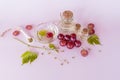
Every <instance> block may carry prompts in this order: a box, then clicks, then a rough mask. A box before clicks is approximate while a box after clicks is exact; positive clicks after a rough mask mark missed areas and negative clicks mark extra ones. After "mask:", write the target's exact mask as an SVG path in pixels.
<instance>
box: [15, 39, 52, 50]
mask: <svg viewBox="0 0 120 80" xmlns="http://www.w3.org/2000/svg"><path fill="white" fill-rule="evenodd" d="M14 39H15V40H17V41H19V42H21V43H23V44H24V45H26V46H28V47H32V48H39V49H45V50H53V49H50V48H46V47H40V46H34V45H30V44H28V43H25V42H24V41H22V40H20V39H18V38H14Z"/></svg>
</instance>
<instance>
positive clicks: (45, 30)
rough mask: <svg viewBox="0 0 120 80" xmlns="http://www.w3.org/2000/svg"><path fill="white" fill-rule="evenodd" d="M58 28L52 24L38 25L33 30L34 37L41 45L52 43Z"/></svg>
mask: <svg viewBox="0 0 120 80" xmlns="http://www.w3.org/2000/svg"><path fill="white" fill-rule="evenodd" d="M58 31H59V30H58V27H57V26H56V25H55V24H53V23H42V24H39V25H38V26H37V27H36V29H35V36H36V38H37V40H38V41H39V42H41V43H50V42H53V41H54V40H55V39H56V38H57V35H58V33H59V32H58Z"/></svg>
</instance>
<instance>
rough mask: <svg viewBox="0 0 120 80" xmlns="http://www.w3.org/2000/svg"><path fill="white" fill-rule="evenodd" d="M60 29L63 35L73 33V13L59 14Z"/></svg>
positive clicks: (67, 11) (68, 11)
mask: <svg viewBox="0 0 120 80" xmlns="http://www.w3.org/2000/svg"><path fill="white" fill-rule="evenodd" d="M60 29H61V31H62V32H63V33H67V34H68V33H71V32H75V23H74V22H73V12H72V11H70V10H66V11H64V12H63V13H62V14H61V26H60Z"/></svg>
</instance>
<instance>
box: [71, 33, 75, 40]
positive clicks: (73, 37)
mask: <svg viewBox="0 0 120 80" xmlns="http://www.w3.org/2000/svg"><path fill="white" fill-rule="evenodd" d="M70 36H71V38H70V40H71V41H75V40H76V34H75V33H72V34H71V35H70Z"/></svg>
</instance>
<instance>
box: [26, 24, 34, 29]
mask: <svg viewBox="0 0 120 80" xmlns="http://www.w3.org/2000/svg"><path fill="white" fill-rule="evenodd" d="M25 28H26V29H27V30H31V29H32V28H33V27H32V25H26V27H25Z"/></svg>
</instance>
